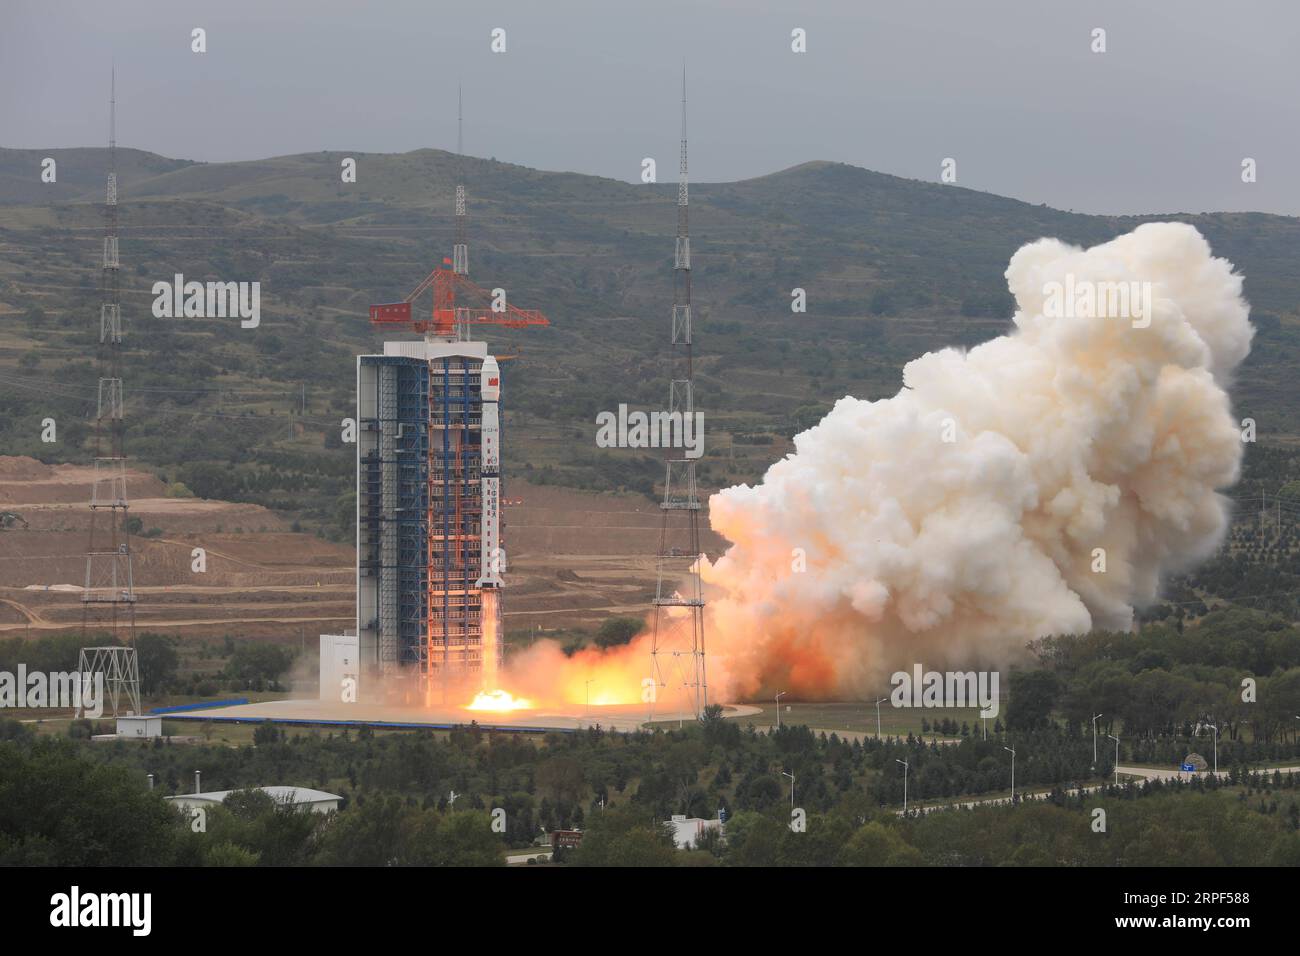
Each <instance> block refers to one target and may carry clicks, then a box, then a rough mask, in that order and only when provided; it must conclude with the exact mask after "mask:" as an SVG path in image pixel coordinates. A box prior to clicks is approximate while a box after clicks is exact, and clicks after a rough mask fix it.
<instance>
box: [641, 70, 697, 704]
mask: <svg viewBox="0 0 1300 956" xmlns="http://www.w3.org/2000/svg"><path fill="white" fill-rule="evenodd" d="M689 193H690V189H689V175H688V172H687V163H686V64H685V62H683V63H682V139H681V162H680V166H679V169H678V177H677V243H676V251H675V255H674V259H673V315H672V348H673V363H672V364H673V371H672V379H671V381H670V383H669V387H668V411H669V413H670V414H671V415H677V414H680V415H681V418H682V430H683V434H685V433H686V429H687V428H691V429H694V427H695V381H694V374H695V372H694V357H693V354H692V316H691V238H690V228H689V209H690V196H689ZM702 437H703V436H700V438H702ZM659 507H660V508H661V509H662V512H663V520H662V524H661V527H660V534H659V551H658V554H657V558H656V569H657V578H658V582H657V586H656V588H655V600H654V605H655V622H654V631H653V638H652V643H651V649H650V666H651V672H652V674H653V677H654V682H655V685H656V687H667V686H668V682H669V680H672V679H676V680H679V681H680V682H681V687H682V692H683V694H684V695H685V697H686V699H687V700H688V701H689V702H690V705H691V710H692V711H693V712H694V714H695V717H696V719H700V718H702V717H703V716H704V710H705V708H706V707H708V704H709V695H708V680H707V676H706V672H705V662H704V587H703V585H702V583H701V581H700V559H701V558H702V557H703V555H702V553H701V551H700V499H699V488H698V486H697V484H696V479H695V459H693V458H689V457H687V450H686V449H685V448H681V449H674V448H670V449H669V450H668V452H667V457H666V460H665V462H664V498H663V502H662V503H661V504H660V505H659ZM651 716H653V702H652V706H651Z"/></svg>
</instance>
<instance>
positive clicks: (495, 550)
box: [474, 355, 506, 588]
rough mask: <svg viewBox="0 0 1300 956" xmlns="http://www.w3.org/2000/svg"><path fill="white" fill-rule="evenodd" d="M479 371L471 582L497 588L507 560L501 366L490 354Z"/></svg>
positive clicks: (476, 585) (481, 586)
mask: <svg viewBox="0 0 1300 956" xmlns="http://www.w3.org/2000/svg"><path fill="white" fill-rule="evenodd" d="M479 374H480V376H481V378H480V382H479V391H480V394H481V395H482V398H483V421H482V425H481V426H480V432H479V434H480V436H481V439H482V450H481V455H482V464H481V468H480V479H481V481H482V483H483V520H482V532H481V535H480V544H481V547H482V555H481V563H480V568H481V571H480V577H479V579H478V580H477V581H476V582H474V586H475V587H480V588H499V587H501V572H503V571H504V570H505V569H506V567H505V565H506V561H505V551H504V550H502V548H501V420H500V413H499V405H498V402H500V401H501V370H500V368H499V367H498V366H497V360H496V359H495V358H493V357H492V356H491V355H489V356H488V357H487V358H485V359H484V360H483V366H482V369H481V370H480V372H479Z"/></svg>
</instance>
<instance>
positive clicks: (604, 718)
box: [162, 699, 761, 733]
mask: <svg viewBox="0 0 1300 956" xmlns="http://www.w3.org/2000/svg"><path fill="white" fill-rule="evenodd" d="M724 707H725V710H724V713H723V715H724V716H725V717H749V716H753V715H754V714H758V713H761V711H760V710H759V708H757V707H750V706H747V705H743V704H727V705H724ZM162 716H163V717H165V718H166V719H168V720H190V721H198V722H200V723H202V722H203V721H212V722H214V723H250V724H256V723H263V722H271V723H276V724H289V725H297V726H314V727H361V726H367V727H390V728H394V729H406V730H421V729H423V730H448V729H450V728H452V727H467V726H469V725H470V724H471V723H475V724H477V725H478V726H479V727H481V728H483V729H484V730H506V731H518V732H523V733H528V732H532V733H544V732H547V731H559V732H567V733H572V732H574V731H578V730H583V729H585V728H587V727H594V726H599V727H602V728H604V729H606V730H617V731H621V732H624V733H628V732H631V731H635V730H638V729H641V728H642V727H644V726H645V725H646V723H647V720H646V718H647V712H646V707H645V705H644V704H637V705H635V706H632V705H610V706H603V707H598V706H593V707H591V708H590V709H589V710H588V709H587V708H584V707H574V708H571V709H564V710H560V709H554V708H549V709H548V708H539V709H537V710H515V711H505V712H499V711H488V710H467V709H466V708H464V707H441V708H440V707H433V708H425V707H401V706H383V705H374V704H344V703H342V702H336V701H322V700H316V699H305V700H277V701H263V702H261V703H250V704H235V705H232V706H228V707H220V706H219V707H210V708H205V709H202V710H185V711H181V712H171V713H164V714H163V715H162ZM681 719H682V718H681V715H680V714H678V713H677V712H676V711H675V710H666V709H656V711H655V713H654V722H655V723H656V724H659V723H669V722H671V723H677V722H678V721H679V720H681Z"/></svg>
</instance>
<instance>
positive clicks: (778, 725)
mask: <svg viewBox="0 0 1300 956" xmlns="http://www.w3.org/2000/svg"><path fill="white" fill-rule="evenodd" d="M785 695H786V691H781V693H779V694H777V695H776V729H777V730H780V729H781V698H782V697H784V696H785ZM784 772H785V771H782V773H784Z"/></svg>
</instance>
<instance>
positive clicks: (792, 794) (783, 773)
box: [781, 770, 794, 813]
mask: <svg viewBox="0 0 1300 956" xmlns="http://www.w3.org/2000/svg"><path fill="white" fill-rule="evenodd" d="M781 776H783V777H789V778H790V812H791V813H794V774H792V773H786V772H785V771H784V770H782V771H781Z"/></svg>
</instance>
